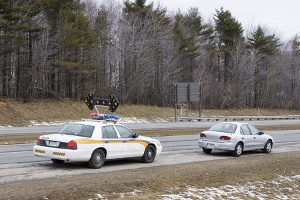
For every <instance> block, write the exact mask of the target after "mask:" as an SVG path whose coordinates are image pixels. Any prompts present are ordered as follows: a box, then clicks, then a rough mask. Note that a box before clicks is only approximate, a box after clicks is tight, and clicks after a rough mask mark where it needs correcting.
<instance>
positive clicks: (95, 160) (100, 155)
mask: <svg viewBox="0 0 300 200" xmlns="http://www.w3.org/2000/svg"><path fill="white" fill-rule="evenodd" d="M104 162H105V153H104V151H103V150H102V149H96V150H95V151H94V152H93V154H92V156H91V158H90V160H89V162H88V165H89V167H90V168H93V169H99V168H101V167H102V166H103V165H104Z"/></svg>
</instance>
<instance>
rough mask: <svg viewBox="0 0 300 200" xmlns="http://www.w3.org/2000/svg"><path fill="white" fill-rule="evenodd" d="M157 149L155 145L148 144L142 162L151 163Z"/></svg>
mask: <svg viewBox="0 0 300 200" xmlns="http://www.w3.org/2000/svg"><path fill="white" fill-rule="evenodd" d="M155 156H156V149H155V147H154V146H153V145H148V146H147V148H146V149H145V152H144V155H143V157H142V162H144V163H151V162H153V160H154V159H155Z"/></svg>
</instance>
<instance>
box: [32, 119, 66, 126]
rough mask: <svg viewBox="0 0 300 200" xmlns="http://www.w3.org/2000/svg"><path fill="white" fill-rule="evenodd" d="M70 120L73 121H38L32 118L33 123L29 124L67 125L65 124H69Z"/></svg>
mask: <svg viewBox="0 0 300 200" xmlns="http://www.w3.org/2000/svg"><path fill="white" fill-rule="evenodd" d="M69 122H71V121H67V122H66V121H65V122H63V121H55V122H37V121H35V120H32V121H30V124H31V125H29V127H31V126H61V125H65V124H67V123H69Z"/></svg>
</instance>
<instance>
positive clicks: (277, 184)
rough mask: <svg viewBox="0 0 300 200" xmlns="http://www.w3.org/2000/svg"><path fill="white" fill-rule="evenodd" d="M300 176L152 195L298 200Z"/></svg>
mask: <svg viewBox="0 0 300 200" xmlns="http://www.w3.org/2000/svg"><path fill="white" fill-rule="evenodd" d="M299 183H300V175H296V176H290V177H287V176H278V177H277V178H276V179H275V180H273V181H254V182H247V183H246V184H236V185H224V186H220V187H206V188H197V187H196V186H187V187H180V188H171V189H169V190H168V191H166V193H165V194H153V196H154V197H155V198H156V199H162V200H192V199H205V200H206V199H209V200H217V199H234V200H240V199H259V200H268V199H274V200H282V199H286V200H287V199H291V200H298V199H300V190H299ZM114 195H119V198H120V199H126V198H134V196H138V195H143V191H140V190H134V191H133V192H126V193H120V194H117V193H114ZM108 198H109V196H108V195H105V194H96V195H95V198H91V199H89V200H94V199H95V200H99V199H108Z"/></svg>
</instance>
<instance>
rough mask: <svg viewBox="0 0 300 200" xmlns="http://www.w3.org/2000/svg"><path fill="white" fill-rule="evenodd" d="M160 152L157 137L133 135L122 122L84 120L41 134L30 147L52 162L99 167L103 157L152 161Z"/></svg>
mask: <svg viewBox="0 0 300 200" xmlns="http://www.w3.org/2000/svg"><path fill="white" fill-rule="evenodd" d="M161 151H162V146H161V144H160V142H159V141H158V140H156V139H152V138H149V137H143V136H139V135H137V134H135V133H134V132H132V131H131V130H129V129H128V128H126V127H125V126H123V125H120V124H115V123H110V122H106V121H100V120H98V121H97V120H85V121H80V122H75V123H70V124H68V125H66V126H65V127H64V128H63V129H62V130H61V131H60V132H59V133H57V134H50V135H42V136H40V137H39V139H38V140H37V144H36V145H35V146H34V147H33V152H34V154H35V155H36V156H42V157H47V158H50V159H51V160H52V161H53V162H54V163H63V162H65V161H75V162H88V165H89V166H90V167H91V168H101V167H102V166H103V164H104V162H105V160H110V159H119V158H133V157H140V158H141V160H142V161H143V162H145V163H151V162H153V160H154V159H155V157H156V156H157V155H159V154H160V153H161Z"/></svg>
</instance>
